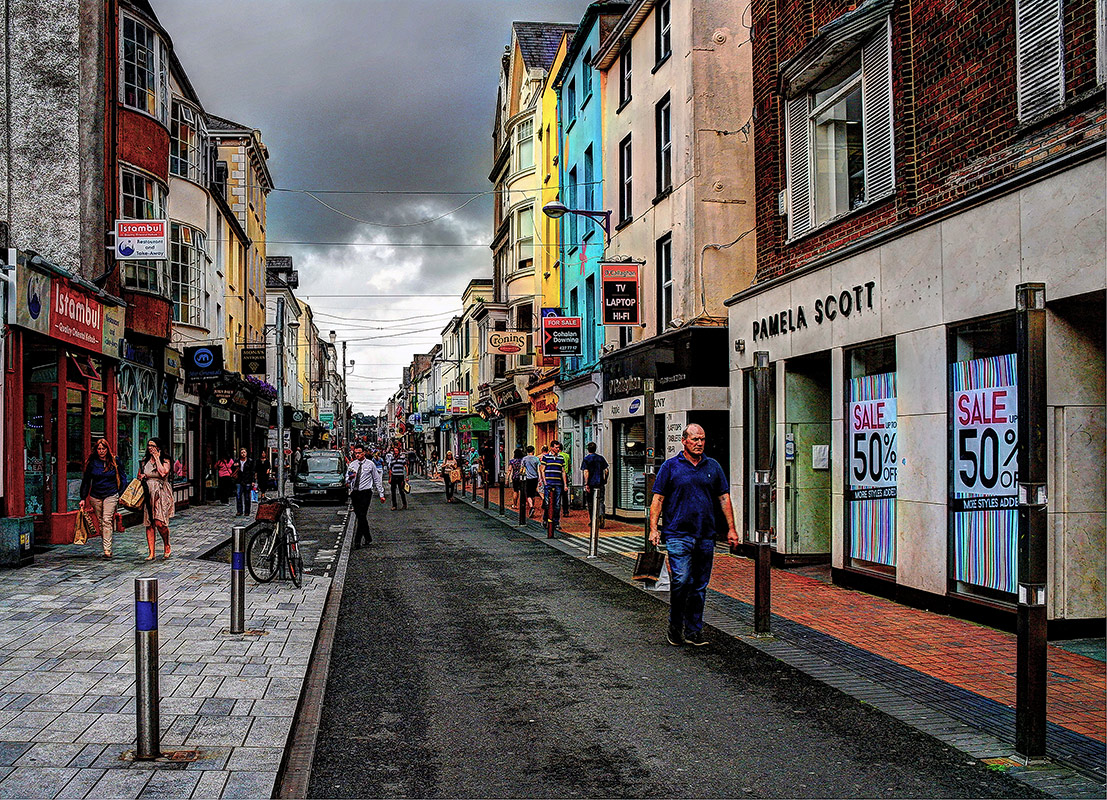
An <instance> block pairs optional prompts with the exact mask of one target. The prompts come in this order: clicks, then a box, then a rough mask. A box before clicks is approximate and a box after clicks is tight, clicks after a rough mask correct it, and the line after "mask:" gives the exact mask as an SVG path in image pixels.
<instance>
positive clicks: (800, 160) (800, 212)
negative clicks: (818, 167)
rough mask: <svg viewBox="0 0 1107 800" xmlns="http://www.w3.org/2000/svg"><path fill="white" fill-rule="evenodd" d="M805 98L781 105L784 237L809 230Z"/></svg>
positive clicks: (808, 141)
mask: <svg viewBox="0 0 1107 800" xmlns="http://www.w3.org/2000/svg"><path fill="white" fill-rule="evenodd" d="M809 116H810V105H809V103H808V99H807V95H806V94H800V95H799V96H798V97H793V98H792V99H791V100H788V101H787V103H786V104H785V120H784V125H785V131H784V135H785V137H786V141H787V147H786V152H785V160H786V175H787V181H788V236H789V237H790V238H791V237H795V236H802V235H803V234H805V233H807V231H809V230H810V229H811V124H810V120H809Z"/></svg>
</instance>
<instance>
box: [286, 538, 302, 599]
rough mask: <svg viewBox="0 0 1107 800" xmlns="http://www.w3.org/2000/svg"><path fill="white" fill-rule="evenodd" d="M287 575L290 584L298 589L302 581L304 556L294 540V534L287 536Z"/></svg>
mask: <svg viewBox="0 0 1107 800" xmlns="http://www.w3.org/2000/svg"><path fill="white" fill-rule="evenodd" d="M288 575H289V577H290V578H291V579H292V585H293V586H295V587H296V588H297V589H299V588H300V587H301V586H302V585H303V583H304V558H303V556H301V555H300V547H299V545H298V544H297V542H296V534H295V533H293V534H292V535H291V536H289V537H288Z"/></svg>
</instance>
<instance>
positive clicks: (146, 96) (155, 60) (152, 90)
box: [119, 16, 169, 125]
mask: <svg viewBox="0 0 1107 800" xmlns="http://www.w3.org/2000/svg"><path fill="white" fill-rule="evenodd" d="M121 27H122V35H121V36H120V37H119V38H120V47H121V49H122V53H121V54H120V59H119V64H120V71H121V73H122V74H121V75H120V81H119V84H120V89H121V92H122V98H121V99H122V101H123V105H125V106H128V107H130V108H134V109H137V110H139V111H143V112H145V113H147V114H149V115H150V116H152V117H156V118H157V119H158V120H160V121H161V122H163V123H164V124H166V125H168V124H169V56H168V54H167V52H166V47H165V42H163V41H162V39H161V37H160V36H158V34H157V32H156V31H155V30H154V29H153V28H151V27H150V26H148V25H145V24H143V23H142V22H139V21H138V20H137V19H134V18H133V17H128V16H123V18H122V25H121Z"/></svg>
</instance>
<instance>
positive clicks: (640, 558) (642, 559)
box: [631, 550, 665, 581]
mask: <svg viewBox="0 0 1107 800" xmlns="http://www.w3.org/2000/svg"><path fill="white" fill-rule="evenodd" d="M664 564H665V554H664V553H662V552H661V551H660V550H651V551H650V552H648V553H638V554H637V555H636V556H635V558H634V573H633V574H632V576H631V580H635V581H656V580H657V579H658V578H660V577H661V567H662V566H663V565H664Z"/></svg>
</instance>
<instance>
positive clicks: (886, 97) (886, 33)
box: [785, 19, 895, 237]
mask: <svg viewBox="0 0 1107 800" xmlns="http://www.w3.org/2000/svg"><path fill="white" fill-rule="evenodd" d="M790 83H791V84H792V85H796V86H798V87H799V88H798V89H797V90H796V93H795V94H794V95H793V96H792V97H790V98H789V99H788V100H787V101H786V107H785V141H786V150H785V174H786V178H787V199H788V235H789V237H796V236H802V235H803V234H805V233H807V232H808V231H810V230H812V229H813V228H816V227H818V226H820V225H822V224H824V223H826V222H828V221H830V220H832V219H835V218H836V217H838V216H841V215H843V214H847V213H849V212H851V211H853V210H855V209H857V208H860V207H861V206H863V205H865V204H866V203H870V202H874V201H876V200H879V199H882V198H884V197H886V196H888V195H889V194H891V193H892V192H893V191H894V190H895V174H894V150H893V134H892V91H891V87H892V60H891V26H890V23H889V22H888V20H887V19H885V20H884V22H883V24H882V25H880V26H879V28H878V29H877V31H876V32H875V33H874V34H873V35H872V36H871V38H870V39H869V41H868V42H867V43H866V44H864V45H863V46H860V47H857V48H855V49H854V50H853V51H852V52H851V53H850V54H849V55H848V56H846V57H845V58H843V59H842V60H841V61H839V62H838V63H837V65H836V66H834V67H832V68H831V69H830V70H829V71H825V72H822V73H820V74H819V75H818V76H807V75H800V76H798V77H796V78H794V79H792V80H791V81H790Z"/></svg>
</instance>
